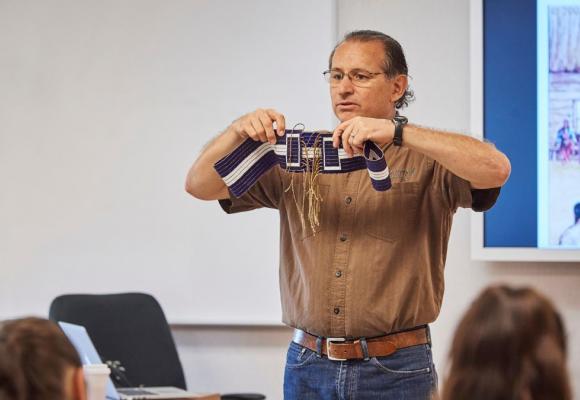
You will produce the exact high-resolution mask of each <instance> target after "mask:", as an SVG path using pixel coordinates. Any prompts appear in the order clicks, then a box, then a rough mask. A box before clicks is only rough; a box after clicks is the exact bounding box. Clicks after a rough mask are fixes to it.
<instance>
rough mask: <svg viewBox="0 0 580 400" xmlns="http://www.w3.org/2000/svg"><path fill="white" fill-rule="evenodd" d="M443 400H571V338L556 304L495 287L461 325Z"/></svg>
mask: <svg viewBox="0 0 580 400" xmlns="http://www.w3.org/2000/svg"><path fill="white" fill-rule="evenodd" d="M449 358H450V363H451V367H450V369H449V373H448V377H447V380H446V382H445V384H444V386H443V392H442V400H451V399H453V400H505V399H508V400H521V399H526V400H551V399H559V400H570V399H571V398H572V394H571V389H570V383H569V378H568V373H567V370H566V338H565V334H564V324H563V322H562V318H561V317H560V315H559V314H558V312H557V311H556V310H555V308H554V306H553V305H552V303H551V302H550V301H549V300H548V299H547V298H545V297H544V296H542V295H541V294H540V293H538V292H537V291H535V290H533V289H530V288H520V289H514V288H510V287H507V286H493V287H490V288H488V289H485V290H484V291H483V292H482V293H481V294H480V295H479V296H478V298H477V299H476V300H475V301H474V302H473V304H472V305H471V307H470V308H469V310H468V311H467V313H466V314H465V315H464V317H463V319H462V320H461V322H460V323H459V326H458V328H457V331H456V332H455V337H454V339H453V344H452V348H451V352H450V356H449Z"/></svg>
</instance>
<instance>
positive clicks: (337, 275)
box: [334, 271, 342, 278]
mask: <svg viewBox="0 0 580 400" xmlns="http://www.w3.org/2000/svg"><path fill="white" fill-rule="evenodd" d="M334 276H336V277H337V278H340V277H341V276H342V272H341V271H336V272H335V273H334Z"/></svg>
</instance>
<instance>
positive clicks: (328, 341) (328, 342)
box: [326, 337, 347, 361]
mask: <svg viewBox="0 0 580 400" xmlns="http://www.w3.org/2000/svg"><path fill="white" fill-rule="evenodd" d="M345 340H346V339H345V338H341V337H329V338H326V356H327V357H328V359H329V360H331V361H346V360H347V359H346V358H337V357H332V356H331V355H330V347H331V344H332V343H334V342H344V341H345Z"/></svg>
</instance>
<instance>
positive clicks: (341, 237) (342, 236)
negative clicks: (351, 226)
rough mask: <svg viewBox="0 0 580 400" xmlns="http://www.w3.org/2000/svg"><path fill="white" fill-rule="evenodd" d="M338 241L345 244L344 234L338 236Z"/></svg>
mask: <svg viewBox="0 0 580 400" xmlns="http://www.w3.org/2000/svg"><path fill="white" fill-rule="evenodd" d="M340 241H341V242H346V234H344V233H343V234H342V235H340Z"/></svg>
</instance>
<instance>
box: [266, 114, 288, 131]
mask: <svg viewBox="0 0 580 400" xmlns="http://www.w3.org/2000/svg"><path fill="white" fill-rule="evenodd" d="M267 112H268V115H269V116H270V118H272V119H273V120H274V121H276V132H277V133H278V136H284V133H286V118H284V116H283V115H282V114H280V113H279V112H278V111H276V110H272V109H270V110H267Z"/></svg>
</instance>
